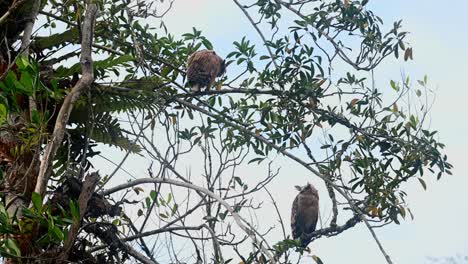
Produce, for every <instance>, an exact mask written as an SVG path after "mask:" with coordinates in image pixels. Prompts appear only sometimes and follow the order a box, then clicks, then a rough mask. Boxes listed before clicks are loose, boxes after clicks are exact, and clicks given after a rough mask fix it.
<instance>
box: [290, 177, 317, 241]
mask: <svg viewBox="0 0 468 264" xmlns="http://www.w3.org/2000/svg"><path fill="white" fill-rule="evenodd" d="M296 189H298V190H299V194H298V195H297V196H296V199H294V202H293V205H292V212H291V230H292V235H293V238H294V239H298V238H299V239H300V240H301V245H302V247H306V246H307V245H308V244H309V243H310V241H311V239H312V236H311V233H312V232H314V231H315V227H316V225H317V219H318V213H319V196H318V192H317V189H315V188H314V186H312V184H310V183H308V184H307V185H306V186H304V187H299V186H296Z"/></svg>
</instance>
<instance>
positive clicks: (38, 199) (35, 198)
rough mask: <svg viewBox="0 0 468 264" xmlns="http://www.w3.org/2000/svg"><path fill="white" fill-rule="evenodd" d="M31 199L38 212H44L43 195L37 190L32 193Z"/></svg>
mask: <svg viewBox="0 0 468 264" xmlns="http://www.w3.org/2000/svg"><path fill="white" fill-rule="evenodd" d="M31 201H32V203H33V205H34V208H36V210H37V211H38V212H42V197H41V195H40V194H38V193H36V192H33V193H32V194H31Z"/></svg>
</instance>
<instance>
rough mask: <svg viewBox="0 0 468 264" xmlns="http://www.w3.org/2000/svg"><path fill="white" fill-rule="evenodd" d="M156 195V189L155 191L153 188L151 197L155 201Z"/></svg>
mask: <svg viewBox="0 0 468 264" xmlns="http://www.w3.org/2000/svg"><path fill="white" fill-rule="evenodd" d="M156 196H157V193H156V191H155V190H152V191H151V192H150V197H151V199H152V200H153V201H154V200H155V199H156Z"/></svg>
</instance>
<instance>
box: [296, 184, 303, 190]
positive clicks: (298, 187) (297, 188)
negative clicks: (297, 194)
mask: <svg viewBox="0 0 468 264" xmlns="http://www.w3.org/2000/svg"><path fill="white" fill-rule="evenodd" d="M294 188H296V190H298V191H302V187H301V186H299V185H295V186H294Z"/></svg>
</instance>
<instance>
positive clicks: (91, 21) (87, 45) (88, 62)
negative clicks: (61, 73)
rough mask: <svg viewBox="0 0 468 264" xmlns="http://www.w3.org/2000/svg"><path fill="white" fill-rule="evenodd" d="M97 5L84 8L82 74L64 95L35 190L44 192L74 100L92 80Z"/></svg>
mask: <svg viewBox="0 0 468 264" xmlns="http://www.w3.org/2000/svg"><path fill="white" fill-rule="evenodd" d="M97 13H98V7H97V5H96V4H93V3H90V4H88V6H87V9H86V15H85V18H84V22H83V30H82V42H81V60H80V62H81V68H82V74H83V75H82V76H81V78H80V80H79V81H78V82H77V83H76V85H75V87H73V89H72V90H71V91H70V93H69V94H68V95H67V96H66V97H65V100H64V101H63V105H62V107H61V108H60V112H59V114H58V116H57V121H56V122H55V127H54V132H53V134H52V138H51V140H50V141H49V143H48V144H47V147H46V149H45V152H44V157H43V159H42V162H41V166H40V169H39V175H38V178H37V183H36V188H35V192H37V193H39V194H41V195H42V194H44V192H45V190H46V188H47V182H48V180H49V176H50V174H51V172H52V162H53V160H54V157H55V154H56V152H57V149H58V148H59V146H60V145H61V144H62V140H63V135H64V133H65V129H66V125H67V122H68V118H69V116H70V112H71V110H72V109H73V106H74V104H75V102H76V101H77V100H78V98H79V96H80V95H81V93H82V92H83V91H84V90H85V89H86V88H88V87H89V86H90V85H91V83H92V82H93V80H94V74H93V60H92V57H91V52H92V49H91V45H92V42H93V33H94V25H95V22H96V16H97Z"/></svg>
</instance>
